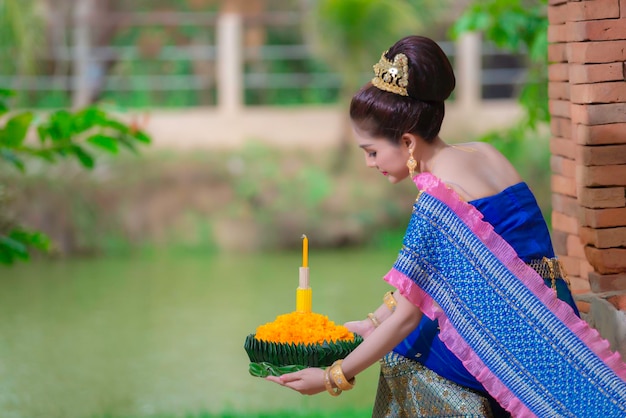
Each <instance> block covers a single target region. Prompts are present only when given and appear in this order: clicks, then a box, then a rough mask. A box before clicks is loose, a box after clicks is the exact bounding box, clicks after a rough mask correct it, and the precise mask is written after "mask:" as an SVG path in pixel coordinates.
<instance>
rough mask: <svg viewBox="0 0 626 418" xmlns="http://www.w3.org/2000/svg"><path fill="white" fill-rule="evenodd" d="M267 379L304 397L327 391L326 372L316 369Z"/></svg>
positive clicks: (312, 368)
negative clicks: (325, 384) (325, 383)
mask: <svg viewBox="0 0 626 418" xmlns="http://www.w3.org/2000/svg"><path fill="white" fill-rule="evenodd" d="M265 379H266V380H269V381H272V382H275V383H278V384H279V385H281V386H286V387H288V388H290V389H293V390H295V391H296V392H300V393H301V394H303V395H315V394H316V393H320V392H323V391H324V390H326V386H324V370H322V369H319V368H314V367H310V368H307V369H303V370H300V371H297V372H294V373H288V374H284V375H282V376H267V377H266V378H265Z"/></svg>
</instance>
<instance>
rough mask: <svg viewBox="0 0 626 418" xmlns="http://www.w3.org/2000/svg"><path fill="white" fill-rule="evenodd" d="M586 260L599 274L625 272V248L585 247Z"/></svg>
mask: <svg viewBox="0 0 626 418" xmlns="http://www.w3.org/2000/svg"><path fill="white" fill-rule="evenodd" d="M585 254H587V260H588V261H589V263H590V264H591V265H592V266H593V268H594V270H595V271H596V272H597V273H600V274H616V273H624V272H626V248H604V249H599V248H595V247H590V246H587V247H585Z"/></svg>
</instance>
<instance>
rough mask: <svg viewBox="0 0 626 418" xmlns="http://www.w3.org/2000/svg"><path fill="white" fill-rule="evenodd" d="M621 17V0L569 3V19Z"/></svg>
mask: <svg viewBox="0 0 626 418" xmlns="http://www.w3.org/2000/svg"><path fill="white" fill-rule="evenodd" d="M618 17H619V0H593V1H573V2H569V3H567V20H568V21H579V20H594V19H613V18H618Z"/></svg>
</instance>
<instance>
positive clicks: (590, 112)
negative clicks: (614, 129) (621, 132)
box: [570, 103, 626, 125]
mask: <svg viewBox="0 0 626 418" xmlns="http://www.w3.org/2000/svg"><path fill="white" fill-rule="evenodd" d="M570 115H571V118H572V123H574V124H577V123H580V124H582V125H604V124H609V123H622V122H626V103H610V104H573V103H572V104H571V105H570Z"/></svg>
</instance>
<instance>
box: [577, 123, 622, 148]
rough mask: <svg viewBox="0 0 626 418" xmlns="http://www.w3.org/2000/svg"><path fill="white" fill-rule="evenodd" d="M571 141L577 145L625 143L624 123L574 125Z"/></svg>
mask: <svg viewBox="0 0 626 418" xmlns="http://www.w3.org/2000/svg"><path fill="white" fill-rule="evenodd" d="M572 139H574V141H575V142H576V143H577V144H585V145H610V144H623V143H626V123H608V124H605V125H595V126H589V125H574V127H573V129H572Z"/></svg>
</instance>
